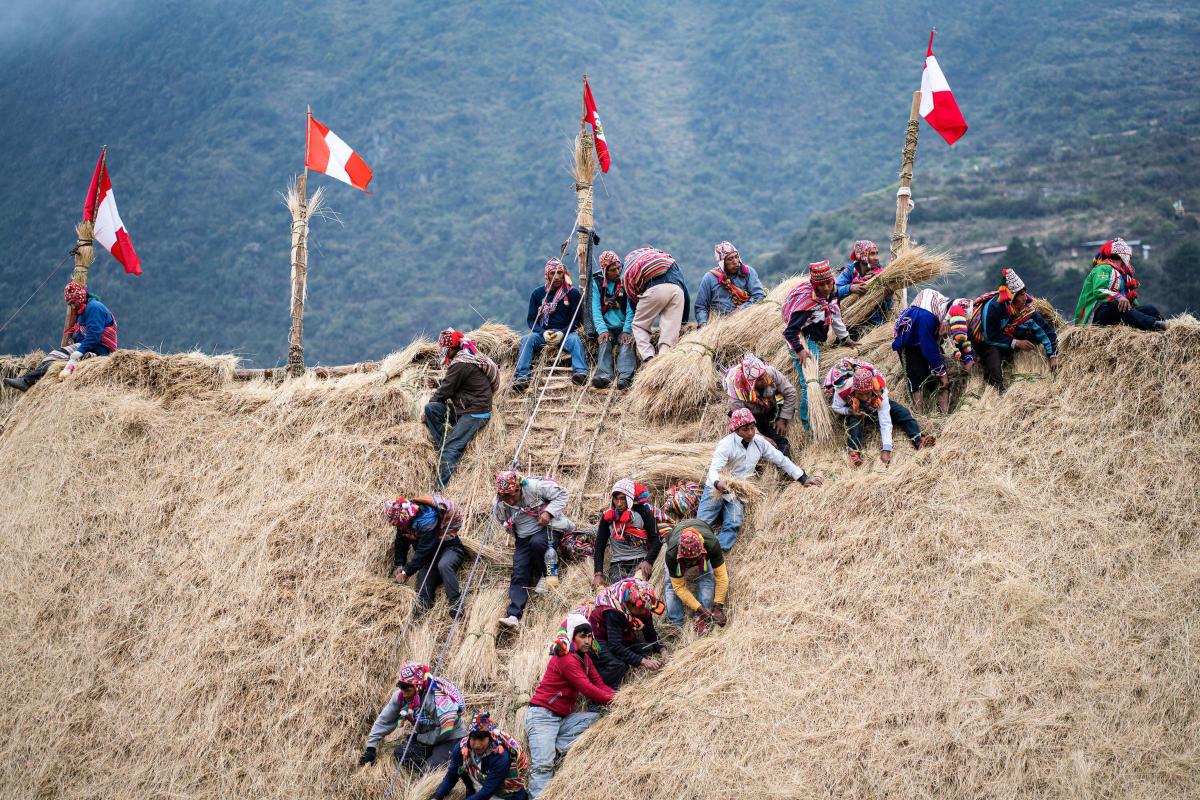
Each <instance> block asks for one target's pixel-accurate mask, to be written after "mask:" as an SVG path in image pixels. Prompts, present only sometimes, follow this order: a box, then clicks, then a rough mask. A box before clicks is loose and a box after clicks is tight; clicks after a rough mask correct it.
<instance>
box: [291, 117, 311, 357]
mask: <svg viewBox="0 0 1200 800" xmlns="http://www.w3.org/2000/svg"><path fill="white" fill-rule="evenodd" d="M311 144H312V106H311V105H310V106H309V107H308V112H307V114H306V115H305V120H304V172H303V173H301V175H300V176H299V177H298V178H297V179H296V189H295V192H294V193H292V196H290V197H289V198H288V207H289V208H290V209H291V212H292V328H291V332H290V333H289V334H288V372H289V373H290V374H291V375H292V376H293V377H299V376H300V375H303V374H304V300H305V298H306V297H307V295H308V196H307V191H308V154H309V151H310V147H311Z"/></svg>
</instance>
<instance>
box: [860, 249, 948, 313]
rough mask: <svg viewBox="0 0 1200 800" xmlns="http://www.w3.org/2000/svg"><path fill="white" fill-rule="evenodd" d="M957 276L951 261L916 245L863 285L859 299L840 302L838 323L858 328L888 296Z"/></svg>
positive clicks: (945, 256)
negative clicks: (912, 287) (948, 275)
mask: <svg viewBox="0 0 1200 800" xmlns="http://www.w3.org/2000/svg"><path fill="white" fill-rule="evenodd" d="M951 272H957V269H956V267H955V265H954V261H953V259H951V258H950V256H949V255H947V254H945V253H938V252H935V251H933V250H929V249H927V248H925V247H921V246H920V245H914V246H912V247H908V248H906V249H905V250H904V251H902V252H901V253H900V254H899V255H897V256H896V258H895V259H894V260H893V261H892V263H890V264H888V265H887V266H886V267H884V268H883V271H882V272H880V273H879V274H878V275H876V276H875V277H874V278H872V279H871V280H870V281H868V282H867V283H866V287H867V290H866V291H865V292H863V293H862V294H860V295H854V294H851V295H848V296H847V297H846V298H845V299H843V300H842V301H841V307H842V320H843V321H844V322H845V323H846V326H847V327H854V326H855V325H861V324H862V323H864V322H866V321H867V319H869V318H870V316H871V314H872V312H874V310H875V309H876V308H877V307H878V306H879V304H880V303H882V302H884V300H886V299H887V297H888V295H890V294H892V293H893V292H898V291H900V290H901V289H906V288H908V287H910V286H915V285H916V284H918V283H925V282H927V281H931V280H934V279H935V278H940V277H941V276H943V275H946V274H948V273H951Z"/></svg>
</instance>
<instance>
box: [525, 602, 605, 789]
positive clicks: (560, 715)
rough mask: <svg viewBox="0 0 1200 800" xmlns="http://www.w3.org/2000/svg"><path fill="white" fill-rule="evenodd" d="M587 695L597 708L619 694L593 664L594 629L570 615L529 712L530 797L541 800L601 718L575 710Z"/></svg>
mask: <svg viewBox="0 0 1200 800" xmlns="http://www.w3.org/2000/svg"><path fill="white" fill-rule="evenodd" d="M581 694H582V695H583V696H584V697H586V698H587V699H588V700H591V701H592V702H593V703H596V704H597V705H608V704H609V703H610V702H612V699H613V690H612V689H610V688H608V687H607V686H605V685H604V682H603V681H601V680H600V674H599V673H598V672H597V671H596V666H595V664H593V663H592V626H591V625H589V624H588V622H587V618H586V617H584V616H583V615H581V614H574V613H572V614H570V615H569V616H568V617H567V619H566V621H565V622H564V623H563V625H562V627H561V628H559V632H558V637H557V638H556V639H555V640H554V643H553V644H551V645H550V663H549V664H547V665H546V674H545V675H543V676H542V680H541V683H539V684H538V686H537V689H535V690H534V692H533V698H532V699H531V700H530V701H529V710H528V711H527V712H525V734H526V735H527V736H528V737H529V756H530V761H531V762H532V765H531V769H530V774H529V796H530V797H537V796H538V795H539V794H541V793H542V790H543V789H544V788H546V784H547V783H549V782H550V778H551V777H553V776H554V760H555V758H556V757H557V756H559V755H562V754H565V753H566V752H567V750H568V749H569V748H570V747H571V745H572V744H573V743H574V742H575V740H576V739H578V738H579V735H580V734H581V733H583V732H584V731H586V730H587V729H588V728H589V727H590V726H591V724H592V723H593V722H595V721H596V720H597V719H598V718H599V716H600V714H599V713H598V712H596V711H578V712H577V711H575V701H576V700H578V699H579V695H581Z"/></svg>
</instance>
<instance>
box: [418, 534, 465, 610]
mask: <svg viewBox="0 0 1200 800" xmlns="http://www.w3.org/2000/svg"><path fill="white" fill-rule="evenodd" d="M466 555H467V554H466V552H465V551H464V550H463V547H462V545H461V544H459V543H458V540H457V539H455V540H454V542H453V543H452V544H443V545H442V549H441V551H440V552H439V553H438V554H437V559H436V561H434V563H432V564H430V565H429V566H427V567H426V568H425V569H423V570H421V571H420V572H419V573H418V574H417V586H418V587H420V591H419V592H418V594H417V597H418V599H419V600H420V602H421V607H422V608H424V609H428V608H429V607H430V606H432V605H433V595H434V593H435V592H436V591H437V588H438V587H439V586H441V587H442V588H443V589H444V590H445V592H446V602H447V603H449V604H450V610H451V611H453V610H454V607H455V606H456V605H458V600H459V588H458V568H459V567H460V566H462V562H463V559H464V558H466Z"/></svg>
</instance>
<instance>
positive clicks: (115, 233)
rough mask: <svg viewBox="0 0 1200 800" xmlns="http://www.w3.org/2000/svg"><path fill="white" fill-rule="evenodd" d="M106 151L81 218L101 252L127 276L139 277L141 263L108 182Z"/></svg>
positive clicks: (102, 155)
mask: <svg viewBox="0 0 1200 800" xmlns="http://www.w3.org/2000/svg"><path fill="white" fill-rule="evenodd" d="M107 150H108V148H107V147H104V148H102V149H101V150H100V159H99V160H98V161H97V162H96V171H95V172H93V173H92V184H91V186H89V187H88V193H87V198H86V199H85V200H84V201H83V218H84V219H86V220H91V223H92V239H93V240H94V241H97V242H99V243H100V244H102V245H104V249H105V250H107V251H108V252H110V253H112V257H113V258H115V259H116V260H117V261H119V262H121V266H123V267H125V271H126V272H128V273H130V274H133V275H141V274H142V262H141V260H139V259H138V255H137V253H136V252H134V250H133V242H131V241H130V240H129V232H128V231H126V230H125V223H124V222H122V221H121V215H120V213H118V212H117V198H116V197H115V196H114V195H113V189H112V184H111V183H110V182H109V180H108V162H107V160H106V159H105V155H104V154H105V152H106V151H107Z"/></svg>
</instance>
